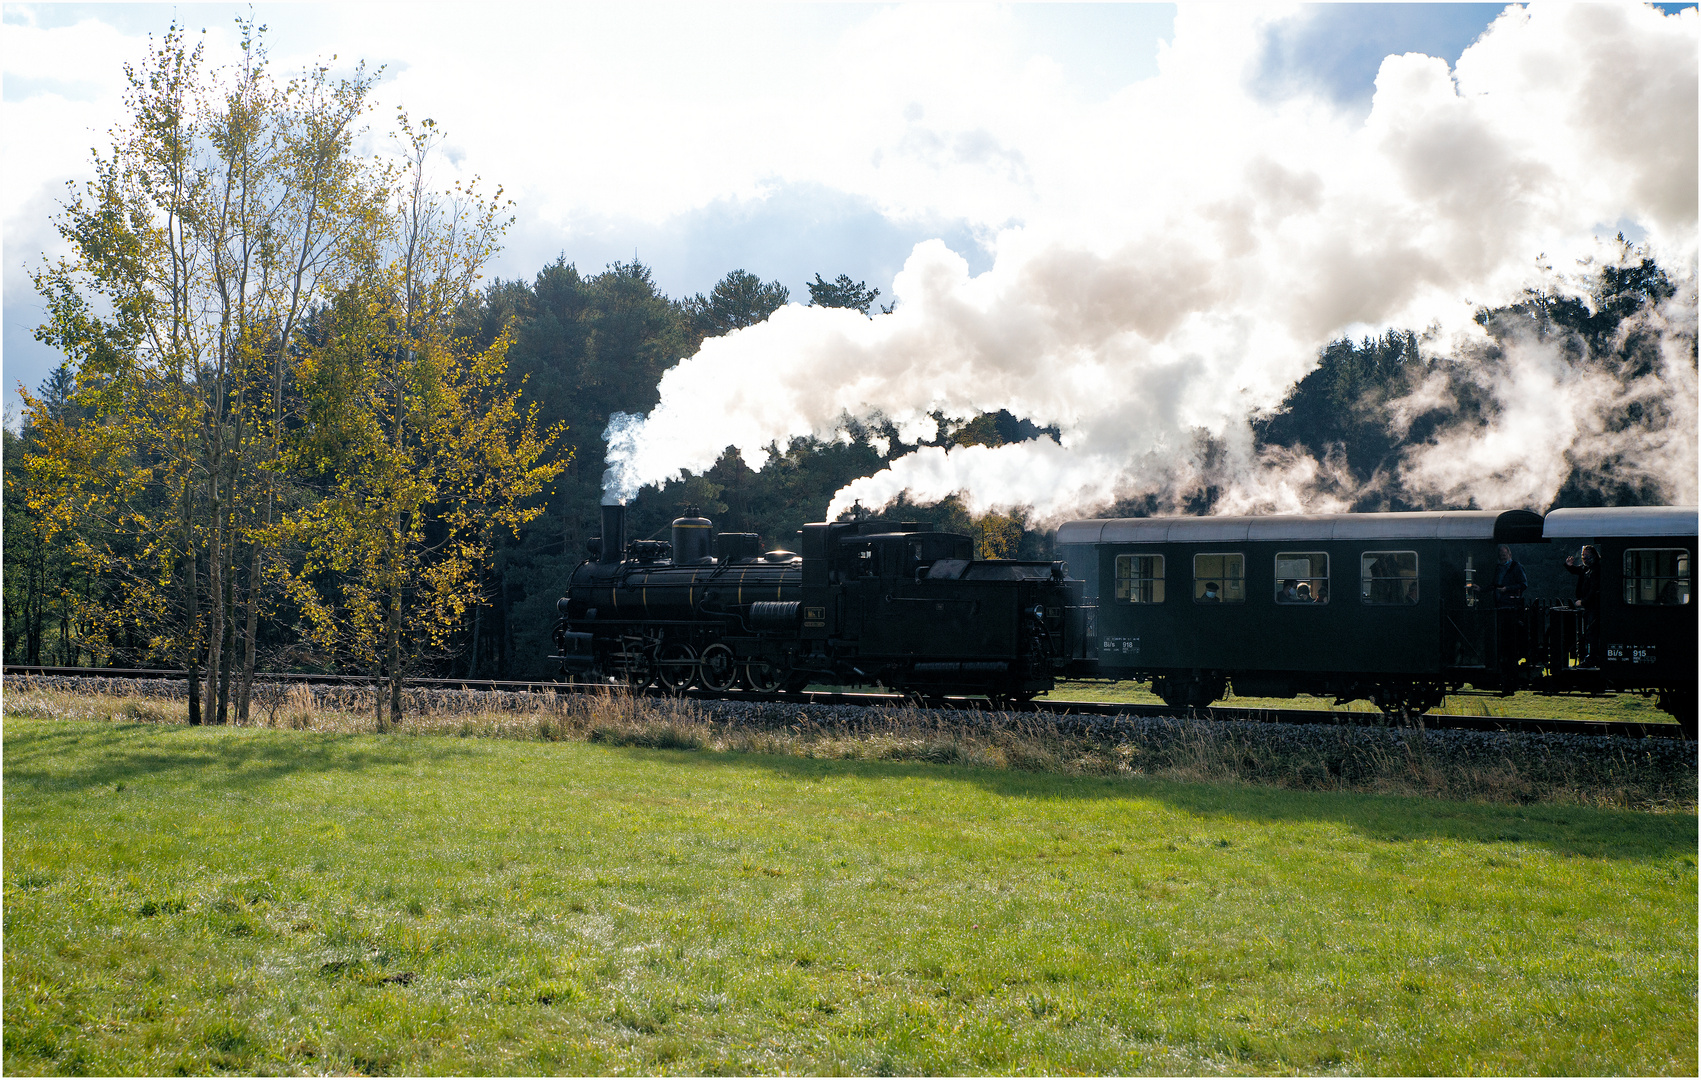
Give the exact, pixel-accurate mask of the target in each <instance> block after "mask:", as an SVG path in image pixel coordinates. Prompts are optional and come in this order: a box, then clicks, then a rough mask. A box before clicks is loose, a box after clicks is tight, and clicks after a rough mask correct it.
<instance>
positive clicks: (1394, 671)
mask: <svg viewBox="0 0 1701 1080" xmlns="http://www.w3.org/2000/svg"><path fill="white" fill-rule="evenodd" d="M1541 530H1542V518H1541V515H1539V514H1534V513H1531V512H1529V511H1525V510H1509V511H1502V512H1495V511H1478V510H1466V511H1445V512H1432V513H1392V514H1308V515H1287V516H1261V517H1231V516H1223V517H1153V518H1121V519H1109V520H1100V521H1074V522H1069V523H1067V524H1065V525H1063V526H1062V528H1060V529H1059V531H1058V545H1059V548H1060V551H1061V553H1062V554H1063V555H1064V556H1065V558H1066V559H1067V560H1068V562H1069V564H1070V566H1071V567H1075V568H1077V570H1078V572H1079V573H1080V574H1081V577H1082V578H1083V580H1084V581H1085V582H1086V586H1085V590H1086V594H1087V597H1088V600H1087V603H1089V604H1091V603H1093V602H1094V600H1093V599H1092V598H1094V597H1096V598H1097V600H1096V602H1097V613H1096V625H1097V630H1098V633H1097V647H1098V655H1097V671H1098V674H1099V675H1100V676H1102V677H1105V678H1113V679H1148V678H1149V679H1151V680H1152V681H1153V688H1154V690H1155V691H1156V692H1157V693H1158V694H1159V695H1160V696H1161V697H1163V698H1164V700H1165V701H1166V702H1168V703H1169V704H1171V705H1173V706H1175V707H1177V708H1189V707H1192V708H1198V707H1203V706H1205V705H1209V704H1210V703H1211V702H1213V701H1215V700H1217V699H1219V698H1221V697H1222V696H1223V695H1224V694H1225V692H1226V691H1227V690H1228V688H1229V687H1230V686H1232V687H1233V689H1234V692H1235V693H1236V694H1239V695H1241V696H1248V697H1253V696H1256V697H1292V696H1294V695H1296V694H1300V693H1310V694H1328V695H1333V696H1335V697H1336V698H1337V699H1339V700H1342V701H1345V700H1349V699H1352V698H1359V697H1364V698H1369V699H1371V700H1373V701H1375V702H1377V703H1378V704H1379V705H1381V706H1383V707H1384V708H1387V709H1390V710H1394V709H1402V708H1403V709H1407V710H1410V711H1419V712H1421V711H1423V710H1426V709H1429V708H1433V707H1434V706H1435V705H1438V704H1439V703H1440V701H1441V699H1442V697H1443V696H1444V695H1445V693H1446V691H1447V689H1448V688H1449V687H1457V686H1460V685H1463V684H1466V683H1469V684H1472V685H1474V686H1479V687H1485V686H1486V687H1497V688H1498V687H1502V686H1511V685H1513V684H1514V683H1515V680H1516V678H1517V671H1518V661H1519V659H1520V657H1519V656H1517V655H1516V654H1515V653H1514V652H1512V651H1511V649H1510V648H1509V646H1510V645H1511V644H1512V643H1513V635H1512V633H1511V632H1510V630H1509V629H1508V628H1506V627H1503V626H1501V625H1500V624H1502V623H1506V622H1507V621H1508V617H1507V614H1505V613H1503V612H1502V613H1497V609H1496V607H1495V605H1494V599H1493V595H1492V584H1493V574H1494V567H1495V565H1496V561H1497V559H1496V550H1497V548H1498V546H1499V545H1500V544H1503V543H1504V544H1510V545H1519V544H1529V543H1540V542H1541V541H1542V531H1541ZM1512 621H1516V613H1513V620H1512ZM1090 647H1091V645H1090V644H1089V648H1090Z"/></svg>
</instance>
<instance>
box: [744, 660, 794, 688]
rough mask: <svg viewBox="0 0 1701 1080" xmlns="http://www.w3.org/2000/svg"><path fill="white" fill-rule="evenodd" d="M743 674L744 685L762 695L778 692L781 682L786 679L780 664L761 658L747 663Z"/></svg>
mask: <svg viewBox="0 0 1701 1080" xmlns="http://www.w3.org/2000/svg"><path fill="white" fill-rule="evenodd" d="M742 674H743V682H744V685H745V686H746V687H748V688H750V689H751V690H755V691H756V692H757V693H761V694H771V693H773V692H774V691H775V690H778V689H779V686H780V682H781V681H782V680H783V679H784V678H785V672H784V671H782V670H781V669H780V667H779V665H778V664H775V663H773V662H772V661H770V660H764V659H763V658H761V657H756V658H754V659H751V660H748V661H746V662H745V664H744V670H743V672H742Z"/></svg>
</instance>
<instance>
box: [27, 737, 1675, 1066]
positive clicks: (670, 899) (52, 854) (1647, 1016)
mask: <svg viewBox="0 0 1701 1080" xmlns="http://www.w3.org/2000/svg"><path fill="white" fill-rule="evenodd" d="M4 800H5V968H4V984H5V1006H4V1008H5V1068H6V1071H7V1072H8V1073H13V1074H17V1073H43V1072H46V1073H76V1072H88V1073H138V1072H139V1073H173V1072H190V1073H205V1072H220V1071H229V1072H243V1073H251V1072H347V1071H358V1072H363V1073H369V1074H371V1073H384V1072H411V1073H465V1072H478V1073H558V1072H570V1073H613V1072H678V1073H748V1072H759V1073H767V1072H855V1073H1010V1072H1022V1073H1027V1072H1092V1073H1104V1072H1157V1073H1198V1072H1235V1073H1283V1072H1300V1073H1327V1072H1342V1073H1384V1074H1386V1073H1425V1074H1434V1073H1441V1074H1449V1073H1484V1072H1496V1073H1554V1072H1558V1073H1640V1074H1677V1075H1694V1074H1695V1072H1696V1068H1697V1057H1696V1041H1695V1031H1696V996H1695V986H1696V977H1697V971H1696V948H1697V941H1696V918H1695V899H1696V818H1695V815H1694V813H1693V812H1683V813H1670V814H1647V813H1635V812H1630V811H1623V810H1610V809H1599V808H1591V807H1585V806H1541V807H1522V808H1520V807H1508V806H1503V805H1501V806H1497V805H1484V804H1463V803H1447V802H1440V801H1434V800H1426V799H1417V798H1409V797H1391V796H1377V795H1366V794H1353V793H1342V792H1306V791H1286V790H1277V789H1269V788H1253V787H1246V786H1236V785H1209V784H1181V783H1173V782H1166V781H1162V780H1153V779H1123V778H1091V777H1066V776H1056V775H1039V774H1030V773H1023V772H1019V771H1013V770H974V769H968V768H961V767H941V766H929V765H920V764H894V763H888V762H869V761H829V760H809V759H802V758H792V757H765V756H761V755H755V754H726V753H713V752H705V751H697V752H691V751H659V750H640V749H632V748H619V747H611V746H606V745H600V744H596V743H587V742H558V743H533V742H520V741H504V740H498V739H457V738H450V737H439V736H389V737H381V736H371V735H327V734H315V733H303V732H289V731H272V730H256V729H211V728H185V727H179V726H168V725H158V724H110V723H90V722H72V721H53V720H29V719H18V718H16V717H8V719H7V720H6V722H5V789H4Z"/></svg>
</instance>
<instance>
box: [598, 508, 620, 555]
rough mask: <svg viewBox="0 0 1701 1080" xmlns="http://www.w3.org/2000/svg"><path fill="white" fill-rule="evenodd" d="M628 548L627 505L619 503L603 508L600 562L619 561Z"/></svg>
mask: <svg viewBox="0 0 1701 1080" xmlns="http://www.w3.org/2000/svg"><path fill="white" fill-rule="evenodd" d="M625 550H626V507H624V506H622V505H621V504H619V503H611V504H606V505H604V506H603V508H602V547H601V548H600V549H599V550H598V553H597V562H599V563H617V562H619V561H620V556H621V554H622V553H623V552H624V551H625Z"/></svg>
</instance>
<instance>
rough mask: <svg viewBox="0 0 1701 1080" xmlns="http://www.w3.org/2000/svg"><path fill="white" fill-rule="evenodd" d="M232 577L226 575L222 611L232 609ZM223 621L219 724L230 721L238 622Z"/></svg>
mask: <svg viewBox="0 0 1701 1080" xmlns="http://www.w3.org/2000/svg"><path fill="white" fill-rule="evenodd" d="M232 576H233V575H230V574H226V575H225V578H224V595H223V596H221V597H219V607H220V608H221V609H229V608H230V607H231V595H230V594H231V580H230V579H231V577H232ZM223 621H224V624H225V630H224V640H223V641H221V642H219V653H220V660H221V662H220V665H219V723H221V724H223V723H227V722H228V721H229V719H230V710H229V706H230V658H231V656H232V655H234V654H235V652H236V620H235V619H234V618H232V619H227V620H223Z"/></svg>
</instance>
